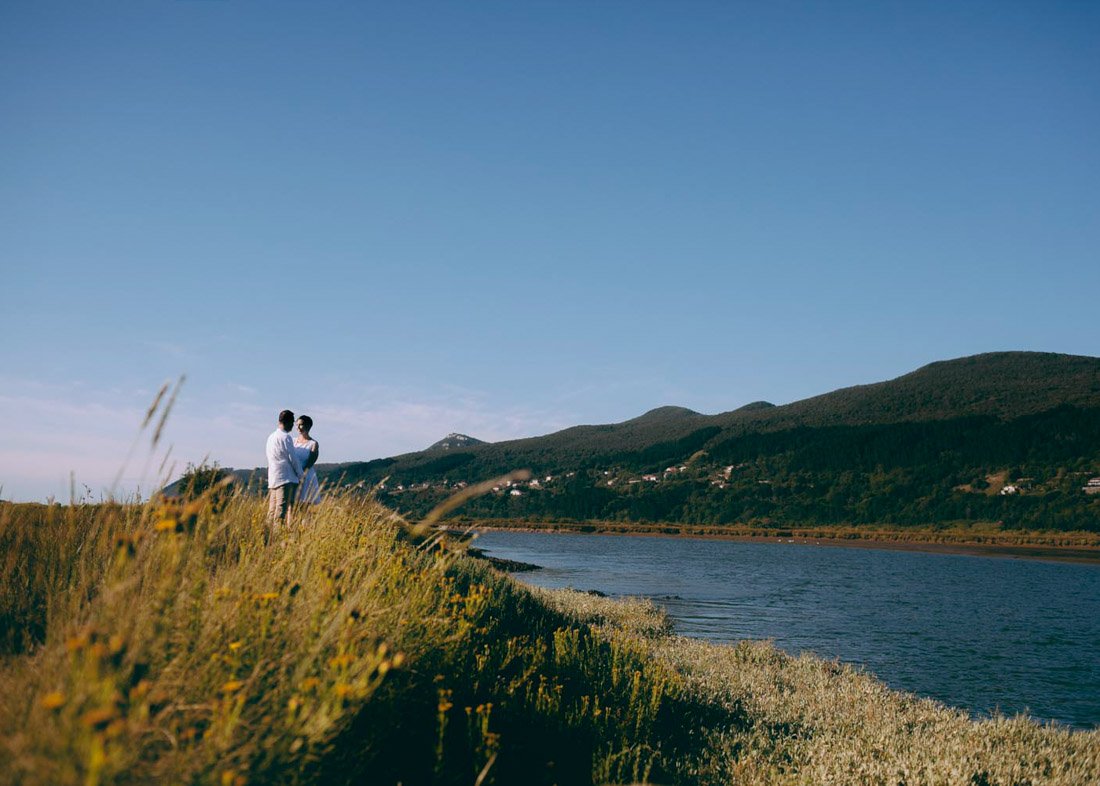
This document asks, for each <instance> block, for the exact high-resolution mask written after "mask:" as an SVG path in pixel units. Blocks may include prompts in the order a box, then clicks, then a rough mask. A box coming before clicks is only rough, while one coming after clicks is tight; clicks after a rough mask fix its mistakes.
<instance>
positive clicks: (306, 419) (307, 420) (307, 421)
mask: <svg viewBox="0 0 1100 786" xmlns="http://www.w3.org/2000/svg"><path fill="white" fill-rule="evenodd" d="M298 420H300V421H302V425H303V426H305V427H306V431H309V430H310V429H311V428H313V418H311V417H310V416H309V415H299V416H298Z"/></svg>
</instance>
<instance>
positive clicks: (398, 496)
mask: <svg viewBox="0 0 1100 786" xmlns="http://www.w3.org/2000/svg"><path fill="white" fill-rule="evenodd" d="M520 467H524V468H529V469H531V470H532V471H533V473H534V475H535V476H536V478H537V479H539V482H538V483H537V484H535V485H531V484H527V485H524V486H522V487H519V488H515V487H513V488H504V489H500V490H499V491H498V492H497V493H496V494H494V495H491V496H488V497H485V498H483V499H481V500H479V501H477V502H475V503H473V504H471V505H470V506H469V507H468V508H467V511H466V512H467V513H468V515H470V516H475V517H477V516H479V517H485V518H494V519H526V520H558V521H570V520H572V521H581V520H587V519H600V520H605V521H637V522H676V523H706V524H742V525H756V526H776V527H789V526H792V525H850V524H854V525H864V524H882V523H888V524H892V525H897V526H929V525H932V526H937V525H944V524H947V523H957V522H1001V523H1002V524H1003V526H1004V527H1005V528H1007V529H1029V530H1089V531H1093V532H1098V531H1100V495H1092V496H1089V495H1086V494H1085V493H1084V491H1083V487H1084V486H1085V484H1086V483H1087V481H1088V479H1089V478H1091V477H1095V476H1098V475H1100V359H1098V358H1086V357H1075V356H1069V355H1050V354H1040V353H1023V352H1017V353H997V354H991V355H979V356H975V357H971V358H963V359H960V360H955V361H948V362H942V363H934V364H932V365H930V366H927V367H925V368H922V369H920V370H918V371H915V372H913V373H912V374H908V375H905V376H903V377H900V378H898V379H896V380H892V381H890V382H883V383H879V384H876V385H866V386H860V387H854V388H847V389H844V390H839V391H836V392H834V393H830V394H828V395H824V396H818V397H815V398H811V399H807V400H805V401H800V402H796V403H793V404H789V405H786V406H781V407H775V406H771V405H769V404H767V403H766V402H758V403H756V404H751V405H748V406H746V407H742V408H741V409H739V410H735V411H733V412H729V413H725V414H722V415H715V416H705V415H700V414H698V413H695V412H692V411H691V410H687V409H683V408H677V407H663V408H660V409H657V410H653V411H652V412H649V413H647V414H646V415H643V416H642V417H640V418H635V419H634V420H630V421H626V422H625V423H620V424H615V425H607V426H577V427H574V428H570V429H566V430H565V431H561V432H558V433H556V434H550V435H548V436H545V437H537V438H531V439H524V440H514V441H511V442H502V443H496V444H490V445H480V446H475V447H471V448H468V449H461V450H456V451H452V452H448V453H445V454H440V453H439V452H438V451H426V452H422V453H413V454H408V455H404V456H398V457H394V458H388V459H380V460H377V461H372V462H365V463H357V464H345V465H330V466H327V467H324V468H323V470H322V472H323V475H324V477H325V478H326V479H327V480H328V481H329V482H330V483H331V484H335V485H355V484H360V485H362V486H363V487H365V488H369V487H373V486H374V485H375V484H378V483H380V482H382V481H383V479H386V478H388V480H387V482H386V485H385V487H384V488H382V489H379V494H380V497H381V498H382V499H383V500H384V501H386V502H387V504H390V505H392V506H394V507H395V508H397V509H398V510H400V511H402V512H403V513H405V514H407V515H410V516H414V517H416V516H420V515H422V514H423V513H424V512H425V511H427V510H428V509H430V508H431V507H432V506H434V505H435V504H437V503H438V502H439V500H440V499H442V498H444V497H445V496H446V495H448V494H450V493H451V491H452V489H453V487H454V486H455V484H462V483H473V482H477V481H481V480H484V479H486V478H491V477H494V476H496V475H499V474H501V473H503V472H507V471H509V470H512V469H516V468H520ZM681 467H683V468H685V469H683V470H681ZM670 468H673V469H674V470H675V471H673V472H666V470H669V469H670ZM647 475H648V476H651V479H650V480H646V479H645V478H646V476H647ZM547 476H549V477H550V478H551V480H549V481H547V480H546V477H547ZM654 478H655V479H654ZM1006 487H1007V488H1006ZM513 491H518V492H519V493H512V492H513ZM1002 491H1004V492H1005V493H1002Z"/></svg>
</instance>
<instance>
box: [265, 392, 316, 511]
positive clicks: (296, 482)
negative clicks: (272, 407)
mask: <svg viewBox="0 0 1100 786" xmlns="http://www.w3.org/2000/svg"><path fill="white" fill-rule="evenodd" d="M295 426H297V429H298V436H297V437H291V436H290V431H291V429H293V428H294V427H295ZM311 428H313V419H312V418H310V417H309V415H302V416H301V417H300V418H298V420H297V423H295V420H294V413H293V412H291V411H290V410H289V409H284V410H283V411H282V412H280V413H279V427H278V428H277V429H275V430H274V431H273V432H271V436H269V437H268V438H267V488H268V496H267V498H268V509H267V513H268V515H267V518H268V523H269V524H271V525H272V526H276V525H279V524H285V523H286V522H287V520H288V518H289V514H290V510H291V508H292V507H293V505H294V503H295V502H299V503H303V504H312V503H315V502H318V501H320V499H321V487H320V484H319V483H318V482H317V471H316V470H315V469H314V468H313V465H314V464H316V463H317V456H318V455H320V449H319V447H318V445H317V440H315V439H313V438H312V437H310V436H309V430H310V429H311Z"/></svg>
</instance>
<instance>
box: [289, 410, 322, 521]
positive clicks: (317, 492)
mask: <svg viewBox="0 0 1100 786" xmlns="http://www.w3.org/2000/svg"><path fill="white" fill-rule="evenodd" d="M311 428H313V418H311V417H310V416H309V415H302V416H301V417H299V418H298V436H296V437H295V438H294V452H295V453H296V454H297V455H298V461H300V462H301V463H302V469H303V470H304V473H303V474H302V479H301V480H300V481H299V483H298V502H300V503H302V504H306V505H312V504H314V503H316V502H320V501H321V485H320V484H319V483H318V482H317V470H315V469H314V468H313V465H314V464H316V463H317V456H318V455H320V448H319V447H318V445H317V440H315V439H313V438H312V437H310V436H309V430H310V429H311Z"/></svg>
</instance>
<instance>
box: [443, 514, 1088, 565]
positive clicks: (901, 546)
mask: <svg viewBox="0 0 1100 786" xmlns="http://www.w3.org/2000/svg"><path fill="white" fill-rule="evenodd" d="M452 529H454V530H456V531H458V528H452ZM468 530H469V531H472V532H537V533H543V534H548V535H561V534H564V535H614V536H619V537H630V536H633V537H646V538H654V537H656V538H690V539H693V540H727V541H734V542H741V543H783V544H791V545H803V546H822V547H826V548H857V549H875V550H880V551H908V552H923V553H928V554H952V555H961V556H974V557H990V558H999V559H1026V560H1038V561H1044V562H1072V563H1078V564H1093V565H1100V543H1097V545H1090V544H1052V543H1042V542H1035V541H1029V542H1023V543H997V542H988V541H978V540H931V539H924V538H921V537H920V535H921V533H918V532H906V533H904V536H905V537H891V535H893V534H895V533H891V532H882V531H868V532H867V533H866V534H863V533H859V534H855V535H850V534H849V535H847V536H845V537H835V536H833V537H831V536H829V535H825V534H821V533H819V532H816V531H814V530H801V531H800V530H797V529H792V530H780V531H778V533H776V534H763V533H758V532H752V533H747V532H721V531H717V532H716V531H714V530H713V529H711V528H706V527H691V526H680V527H676V526H664V525H660V526H653V527H644V528H639V527H636V526H635V527H615V526H606V525H592V524H561V523H554V524H550V523H547V524H543V525H539V524H532V523H530V522H527V523H523V524H508V523H505V522H500V521H494V522H491V523H484V524H482V523H478V524H472V525H470V526H469V527H468ZM461 531H467V528H465V527H464V528H463V529H462V530H461ZM897 534H902V533H897ZM929 534H930V535H931V533H929ZM941 537H942V536H941ZM983 537H989V538H992V537H995V536H991V535H985V536H983Z"/></svg>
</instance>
